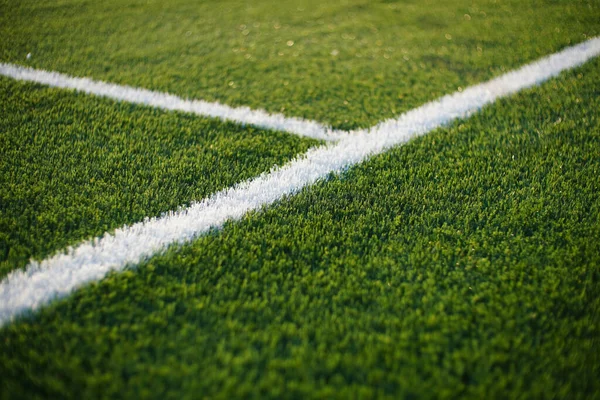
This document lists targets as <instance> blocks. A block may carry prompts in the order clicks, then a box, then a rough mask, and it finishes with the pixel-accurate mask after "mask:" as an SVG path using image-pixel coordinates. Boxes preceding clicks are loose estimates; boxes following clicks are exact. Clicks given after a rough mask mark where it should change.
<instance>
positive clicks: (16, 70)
mask: <svg viewBox="0 0 600 400" xmlns="http://www.w3.org/2000/svg"><path fill="white" fill-rule="evenodd" d="M0 75H4V76H7V77H10V78H14V79H17V80H21V81H28V82H36V83H41V84H44V85H48V86H51V87H56V88H62V89H74V90H77V91H79V92H83V93H88V94H93V95H96V96H102V97H107V98H110V99H113V100H119V101H127V102H129V103H134V104H143V105H147V106H152V107H156V108H160V109H163V110H170V111H183V112H188V113H192V114H196V115H201V116H203V117H212V118H219V119H221V120H225V121H232V122H237V123H240V124H242V125H253V126H256V127H259V128H264V129H272V130H277V131H283V132H287V133H291V134H294V135H298V136H306V137H311V138H313V139H320V140H326V141H334V140H338V139H341V138H342V137H343V136H345V135H346V132H343V131H338V130H334V129H331V128H330V127H327V126H324V125H322V124H320V123H318V122H316V121H309V120H305V119H302V118H294V117H286V116H285V115H283V114H269V113H267V112H266V111H263V110H252V109H251V108H249V107H235V108H234V107H229V106H226V105H224V104H220V103H210V102H208V101H204V100H186V99H182V98H181V97H178V96H175V95H173V94H169V93H162V92H154V91H152V90H147V89H140V88H134V87H131V86H122V85H116V84H113V83H106V82H101V81H96V80H92V79H89V78H76V77H72V76H69V75H65V74H61V73H59V72H48V71H44V70H39V69H32V68H28V67H21V66H19V65H14V64H4V63H0Z"/></svg>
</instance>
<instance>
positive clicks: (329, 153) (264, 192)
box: [0, 38, 600, 326]
mask: <svg viewBox="0 0 600 400" xmlns="http://www.w3.org/2000/svg"><path fill="white" fill-rule="evenodd" d="M599 54H600V39H598V38H594V39H591V40H588V41H586V42H584V43H581V44H578V45H576V46H573V47H569V48H567V49H565V50H563V51H561V52H559V53H556V54H554V55H551V56H548V57H545V58H542V59H541V60H539V61H536V62H534V63H531V64H528V65H526V66H524V67H522V68H520V69H518V70H516V71H513V72H509V73H507V74H505V75H502V76H500V77H498V78H496V79H493V80H491V81H488V82H485V83H482V84H479V85H475V86H472V87H470V88H467V89H466V90H464V91H463V92H460V93H455V94H452V95H448V96H444V97H442V98H440V99H438V100H436V101H433V102H430V103H427V104H425V105H423V106H421V107H418V108H416V109H413V110H412V111H409V112H407V113H405V114H403V115H401V116H400V117H398V118H396V119H390V120H388V121H384V122H382V123H380V124H378V125H376V126H374V127H373V128H371V129H364V130H357V131H354V132H352V135H348V136H346V137H345V138H343V139H341V140H340V141H339V142H337V143H329V144H327V145H324V146H321V147H317V148H313V149H311V150H309V151H308V152H307V153H306V154H305V155H303V156H301V157H298V158H296V159H295V160H293V161H291V162H290V163H288V164H287V165H285V166H283V167H281V168H275V169H273V170H272V171H271V172H269V173H267V174H263V175H261V176H258V177H257V178H254V179H252V180H249V181H246V182H243V183H241V184H239V185H237V186H235V187H232V188H230V189H227V190H223V191H221V192H218V193H216V194H214V195H212V196H211V197H210V198H207V199H205V200H203V201H201V202H199V203H195V204H193V205H192V206H190V207H188V208H186V209H183V210H181V211H177V212H171V213H169V214H166V215H164V216H162V217H160V218H153V219H147V220H145V221H144V222H140V223H137V224H134V225H131V226H125V227H122V228H120V229H117V230H116V231H115V233H114V234H108V233H106V234H105V235H104V236H103V237H102V238H97V239H94V240H91V241H87V242H84V243H82V244H80V245H78V246H76V247H72V248H69V249H67V251H66V252H65V253H59V254H57V255H55V256H53V257H51V258H48V259H46V260H44V261H42V262H41V263H38V262H32V263H31V264H29V266H28V267H27V269H26V270H25V271H20V270H19V271H13V272H12V273H10V274H9V275H8V276H7V277H6V278H5V279H4V280H3V281H2V282H1V283H0V326H2V325H3V324H6V323H8V322H10V321H12V320H13V319H14V318H15V317H16V316H18V315H19V314H21V313H24V312H27V311H33V310H36V309H38V308H40V307H42V306H43V305H44V304H46V303H48V302H49V301H51V300H53V299H56V298H60V297H64V296H67V295H68V294H69V293H71V292H72V291H73V290H75V289H77V288H79V287H81V286H82V285H84V284H86V283H87V282H91V281H96V280H99V279H102V278H103V277H104V276H105V275H106V274H107V273H108V272H109V271H120V270H123V269H124V268H125V267H126V266H127V265H133V264H137V263H139V262H140V261H142V260H144V259H146V258H148V257H149V256H151V255H152V254H155V253H157V252H159V251H162V250H164V249H165V248H167V246H169V245H171V244H174V243H185V242H188V241H190V240H192V239H193V238H195V237H197V236H198V235H201V234H202V233H205V232H207V231H208V230H209V229H210V228H213V227H220V226H222V225H223V223H225V222H226V221H228V220H236V219H240V218H241V217H242V216H243V215H244V214H245V213H246V212H248V211H250V210H257V209H260V208H261V207H263V206H265V205H268V204H271V203H273V202H275V201H276V200H278V199H281V198H282V197H283V196H285V195H290V194H293V193H296V192H298V191H299V190H300V189H302V188H303V187H305V186H307V185H311V184H313V183H315V182H316V181H317V180H319V179H322V178H324V177H326V176H327V175H328V174H330V173H332V172H338V171H342V170H343V169H344V168H347V167H349V166H351V165H354V164H357V163H360V162H362V161H363V160H365V159H367V158H368V157H371V156H373V155H375V154H379V153H382V152H384V151H386V150H387V149H389V148H391V147H393V146H397V145H399V144H402V143H405V142H406V141H407V140H409V139H411V138H413V137H415V136H420V135H423V134H425V133H427V132H429V131H431V130H432V129H435V128H437V127H440V126H443V125H445V124H447V123H449V122H451V121H453V120H455V119H457V118H464V117H466V116H468V115H471V114H472V113H474V112H475V111H477V110H479V109H480V108H481V107H483V106H485V105H487V104H490V103H492V102H494V101H495V100H497V99H498V98H500V97H504V96H508V95H511V94H513V93H516V92H518V91H519V90H522V89H525V88H528V87H531V86H534V85H536V84H539V83H541V82H543V81H545V80H547V79H549V78H552V77H554V76H556V75H558V74H559V73H560V72H562V71H564V70H567V69H570V68H573V67H576V66H578V65H581V64H583V63H584V62H586V61H587V60H589V59H591V58H593V57H595V56H597V55H599Z"/></svg>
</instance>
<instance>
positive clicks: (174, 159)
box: [0, 0, 600, 398]
mask: <svg viewBox="0 0 600 400" xmlns="http://www.w3.org/2000/svg"><path fill="white" fill-rule="evenodd" d="M0 7H1V8H0V10H1V11H2V13H0V21H1V23H0V34H2V36H3V37H4V38H5V39H4V40H3V41H2V42H1V44H0V62H5V63H6V62H10V63H17V64H20V65H24V66H33V67H36V68H44V69H47V70H56V71H59V72H62V73H68V74H71V75H75V76H81V77H91V78H94V79H102V80H105V81H108V82H114V83H119V84H127V85H133V86H138V87H143V88H146V89H151V90H161V91H167V92H169V93H173V94H176V95H179V96H183V97H189V98H196V99H204V100H209V101H214V100H218V101H220V102H222V103H224V104H227V105H231V106H239V105H245V106H250V107H252V108H254V109H265V110H267V111H269V112H277V113H283V114H284V115H286V116H290V117H303V118H309V119H315V120H317V121H319V122H321V123H324V124H327V125H331V126H332V127H334V128H338V129H350V128H356V127H368V126H371V125H373V124H376V123H378V122H380V121H382V120H383V119H385V118H389V117H396V116H397V115H398V114H400V113H402V112H405V111H408V110H410V109H412V108H415V107H418V106H420V105H422V104H423V103H425V102H427V101H431V100H435V99H436V98H438V97H439V96H440V95H443V94H448V93H453V92H455V91H462V90H464V89H465V88H466V87H467V86H469V85H472V84H475V83H480V82H483V81H485V80H487V79H489V78H492V77H495V76H499V75H501V74H503V73H504V72H506V71H508V70H509V69H514V68H518V67H520V66H522V65H523V64H525V63H527V62H531V61H534V60H536V59H537V58H539V57H541V56H544V55H548V54H551V53H554V52H556V51H558V50H561V49H563V48H564V47H565V46H568V45H572V44H576V43H579V42H582V41H584V40H586V38H590V37H594V36H596V35H598V34H600V5H599V4H598V3H597V2H594V1H568V2H567V1H547V2H546V1H544V2H534V1H531V2H529V1H525V2H512V1H500V0H498V1H489V2H482V3H478V4H477V5H475V4H474V3H472V2H471V1H468V2H467V1H451V2H441V1H424V2H392V1H385V2H361V1H347V2H343V3H340V4H334V5H320V4H319V3H318V2H310V1H304V2H278V3H274V2H271V1H260V2H254V3H252V4H249V3H247V2H235V1H224V2H218V3H216V2H215V3H213V2H202V3H200V4H196V3H192V2H184V1H169V2H153V1H149V2H134V1H128V2H126V3H123V2H110V1H109V2H100V3H97V2H85V1H74V0H70V1H61V2H53V3H49V2H29V1H25V2H19V3H17V2H13V1H2V2H0ZM27 54H30V56H29V57H28V58H27V57H25V56H26V55H27ZM599 82H600V60H599V59H597V58H596V59H593V60H591V61H589V62H587V63H586V64H585V65H583V66H579V67H577V68H574V69H572V70H570V71H565V72H563V73H562V74H561V75H560V76H558V77H557V78H554V79H551V80H549V81H547V82H545V83H542V84H541V85H540V86H538V87H534V88H531V89H527V90H525V91H523V92H521V93H518V94H516V95H512V96H510V97H507V98H503V99H500V100H498V101H496V102H495V103H494V104H491V105H488V106H486V107H485V108H484V109H483V110H481V111H480V112H477V113H476V114H474V115H472V116H470V117H468V118H467V117H465V118H460V119H458V120H455V121H454V122H451V123H450V124H449V125H448V126H445V127H441V128H437V129H435V130H433V131H431V132H429V133H427V134H426V135H425V136H422V137H419V138H415V139H413V140H411V141H409V142H408V143H406V144H405V145H402V146H396V147H394V148H392V149H391V150H389V151H386V152H384V153H382V154H378V155H374V156H372V157H370V158H369V159H368V160H366V161H364V162H361V163H359V164H357V165H354V166H351V167H348V168H346V169H344V170H343V171H342V172H340V173H333V174H330V175H328V176H327V177H326V178H325V179H320V180H319V181H318V182H317V183H316V184H313V185H309V186H307V187H305V188H304V189H302V190H301V191H300V192H299V193H297V194H294V195H286V196H284V197H283V198H281V199H279V200H277V201H276V202H275V203H274V204H272V205H269V206H265V207H264V208H262V209H258V210H255V211H251V212H249V213H247V214H246V215H245V216H243V218H242V219H241V220H238V221H229V222H227V223H226V224H225V225H224V226H223V227H222V228H220V229H212V230H210V231H209V232H208V233H207V234H204V235H201V236H199V237H197V238H196V239H195V240H193V241H191V242H189V243H186V244H183V245H175V246H172V247H170V248H169V249H167V250H166V251H164V252H161V253H160V254H157V255H155V256H153V257H150V258H148V259H145V260H144V261H142V262H141V263H140V264H139V265H130V266H129V267H128V268H127V269H126V270H125V271H123V272H114V273H110V274H109V275H108V276H107V277H105V278H104V279H102V280H100V281H98V282H95V283H91V284H87V285H86V286H84V287H82V288H80V289H78V290H77V291H75V292H74V293H72V294H71V295H70V296H67V297H64V298H61V299H57V300H55V301H53V302H51V303H50V304H48V305H45V306H43V307H41V308H40V309H39V310H36V311H34V312H31V313H27V314H25V315H22V316H20V317H18V318H16V319H14V320H12V321H10V322H9V323H6V324H5V325H4V326H2V327H0V397H2V398H97V397H111V398H232V397H234V398H237V397H268V398H280V397H283V398H305V397H311V398H315V397H316V398H323V397H324V398H330V397H340V398H347V397H365V398H371V397H389V398H415V397H416V398H438V397H458V396H461V397H472V398H482V397H497V398H513V397H524V398H548V397H557V398H600V384H599V383H598V382H600V379H599V378H600V356H599V354H600V348H599V347H600V346H599V340H600V332H599V328H600V324H599V323H600V320H599V315H600V314H599V311H600V282H599V279H600V195H599V193H600V178H599V176H600V120H599V112H598V110H600V83H599ZM0 87H1V93H0V99H1V101H0V104H1V106H0V110H1V113H2V114H1V121H0V173H1V175H0V184H1V185H2V191H1V193H0V207H1V208H0V246H1V247H0V278H1V279H5V278H6V276H7V275H8V274H9V273H10V272H11V271H15V270H19V269H23V267H25V265H26V264H27V262H28V260H29V259H30V258H33V259H35V260H42V259H44V258H47V257H49V256H52V255H53V254H54V253H55V252H57V251H61V250H63V249H65V248H66V247H67V246H70V245H77V244H78V243H80V242H81V241H82V240H86V239H89V238H91V237H99V236H101V235H102V234H103V233H104V232H112V231H114V229H116V228H118V227H120V226H123V225H124V224H132V223H135V222H139V221H142V220H143V219H144V218H145V217H156V216H159V215H161V213H164V212H167V211H172V210H177V208H178V207H180V206H184V207H185V206H187V205H189V204H191V203H193V202H195V201H199V200H202V199H204V198H207V197H209V196H211V195H212V194H214V193H215V192H218V191H220V190H223V189H226V188H228V187H231V186H232V185H234V184H236V183H240V182H244V181H247V180H248V179H251V178H253V177H255V176H258V175H260V174H264V173H267V172H268V171H270V170H271V171H273V170H274V168H275V166H277V165H280V166H281V165H285V164H286V163H288V162H290V160H292V159H294V158H295V157H298V156H301V155H302V154H304V153H306V152H307V150H309V148H312V147H315V146H322V145H323V142H319V141H317V140H313V139H308V138H301V137H298V136H296V135H293V134H290V133H286V132H276V131H273V130H264V129H259V128H256V127H252V126H248V125H246V126H242V125H240V124H235V123H231V122H222V121H219V120H217V119H211V118H205V117H201V116H197V115H192V114H189V113H182V112H171V111H164V110H158V109H155V108H152V107H148V106H141V105H133V104H130V103H126V102H117V101H113V100H108V99H103V98H99V97H96V96H92V95H87V94H82V93H76V92H73V91H69V90H64V89H56V88H48V87H46V86H43V85H39V84H34V83H24V82H18V81H15V80H13V79H9V78H0ZM350 135H352V133H350ZM263 176H264V175H263ZM90 262H92V260H90Z"/></svg>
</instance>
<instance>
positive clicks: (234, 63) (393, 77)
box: [0, 0, 600, 129]
mask: <svg viewBox="0 0 600 400" xmlns="http://www.w3.org/2000/svg"><path fill="white" fill-rule="evenodd" d="M598 21H600V3H599V2H598V1H596V0H553V1H550V0H545V1H540V0H482V1H477V2H473V1H472V0H451V1H440V0H403V1H391V0H380V1H373V0H347V1H338V2H323V1H321V0H302V1H296V0H294V1H291V0H281V1H273V0H257V1H251V2H250V1H245V0H244V1H242V0H236V1H234V0H225V1H222V0H218V1H217V0H213V1H202V2H194V1H189V0H169V1H163V0H104V1H92V0H59V1H56V0H53V1H48V0H46V1H40V0H20V1H15V0H0V37H1V38H2V39H1V40H0V60H2V61H3V62H14V63H19V64H22V65H29V66H33V67H36V68H44V69H49V70H57V71H60V72H66V73H71V74H75V75H77V76H91V77H94V78H97V79H104V80H107V81H110V82H115V83H122V84H129V85H133V86H140V87H144V88H147V89H156V90H162V91H169V92H173V93H176V94H179V95H182V96H186V97H192V98H201V99H205V100H210V101H212V100H218V101H221V102H223V103H225V104H228V105H248V106H251V107H253V108H260V109H266V110H268V111H271V112H283V113H285V114H287V115H293V116H302V117H307V118H310V119H316V120H318V121H321V122H325V123H329V124H331V125H333V126H334V127H336V128H342V129H350V128H355V127H367V126H371V125H373V124H375V123H377V122H379V121H381V120H382V119H385V118H389V117H394V116H396V115H398V114H400V113H401V112H404V111H407V110H409V109H412V108H414V107H416V106H419V105H421V104H423V103H425V102H426V101H429V100H433V99H435V98H437V97H439V96H441V95H442V94H446V93H452V92H455V91H456V90H458V89H459V88H460V87H465V86H467V85H471V84H473V83H478V82H481V81H483V80H486V79H489V78H490V77H492V76H497V75H499V74H502V73H503V72H505V71H507V70H508V69H512V68H516V67H519V66H521V65H523V64H525V63H526V62H529V61H532V60H535V59H537V58H539V57H541V56H543V55H546V54H549V53H553V52H556V51H558V50H560V49H561V48H563V47H565V46H567V45H569V44H575V43H578V42H581V41H583V40H585V38H586V37H592V36H596V35H599V34H600V23H599V22H598ZM28 54H30V58H29V59H28V58H27V55H28Z"/></svg>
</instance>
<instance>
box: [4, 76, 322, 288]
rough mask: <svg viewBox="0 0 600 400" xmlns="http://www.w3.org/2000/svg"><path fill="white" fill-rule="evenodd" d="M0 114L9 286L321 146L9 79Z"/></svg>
mask: <svg viewBox="0 0 600 400" xmlns="http://www.w3.org/2000/svg"><path fill="white" fill-rule="evenodd" d="M0 115H1V116H2V117H1V118H0V132H1V133H0V187H1V188H2V190H1V191H0V278H3V277H4V276H5V275H6V274H7V273H8V272H9V271H11V270H13V269H15V268H18V267H23V266H25V265H26V263H27V262H28V261H29V259H30V258H32V257H33V258H35V259H43V258H44V257H46V256H48V255H50V254H52V253H54V252H56V251H58V250H62V249H64V248H65V247H66V246H68V245H74V244H77V243H78V242H80V241H81V240H82V239H88V238H91V237H94V236H100V235H102V234H103V233H104V232H106V231H111V230H113V229H115V228H118V227H120V226H122V225H124V224H131V223H133V222H137V221H141V220H143V219H144V218H146V217H154V216H159V215H160V214H161V213H164V212H167V211H171V210H176V209H177V208H178V207H179V206H184V205H187V204H189V203H190V202H192V201H194V200H202V199H203V198H205V197H207V196H209V195H210V194H212V193H214V192H216V191H218V190H221V189H224V188H227V187H230V186H232V185H233V184H235V183H237V182H240V181H243V180H246V179H249V178H252V177H254V176H256V175H259V174H261V173H263V172H266V171H269V169H271V168H272V166H273V165H276V164H279V165H281V164H284V163H285V162H286V161H288V160H289V159H290V158H292V157H294V156H295V155H297V154H299V153H304V152H305V151H306V150H307V149H308V148H309V147H311V146H314V145H316V144H318V143H319V142H318V141H316V140H311V139H301V138H299V137H297V136H294V135H289V134H284V133H280V132H273V131H264V130H258V129H255V128H252V127H241V126H239V125H236V124H231V123H222V122H220V121H217V120H214V119H207V118H199V117H197V116H192V115H187V114H183V113H174V112H164V111H160V110H156V109H152V108H148V107H141V106H135V105H131V104H127V103H117V102H113V101H110V100H106V99H102V98H97V97H92V96H87V95H83V94H77V93H74V92H70V91H64V90H56V89H50V88H46V87H43V86H40V85H35V84H29V83H21V82H16V81H14V80H10V79H7V78H0ZM274 143H276V145H274Z"/></svg>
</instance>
